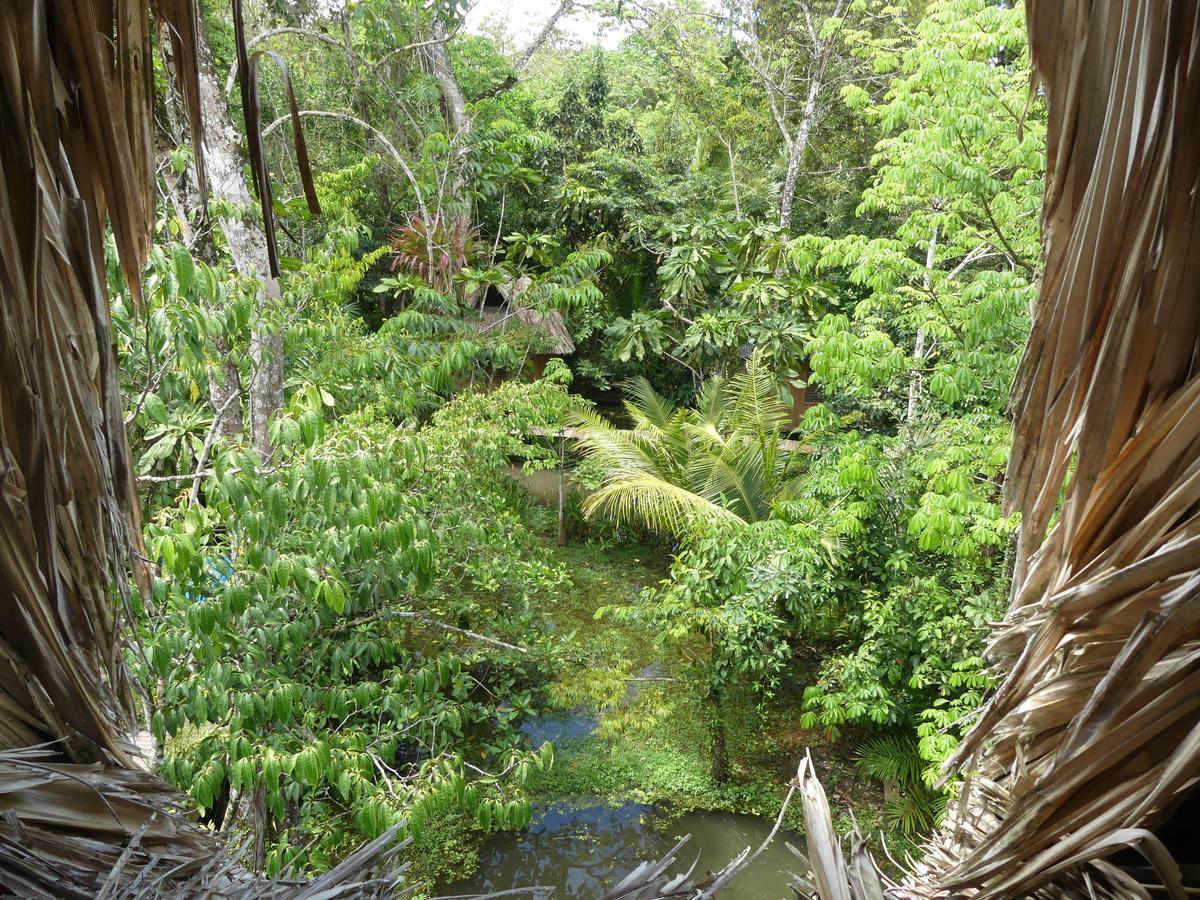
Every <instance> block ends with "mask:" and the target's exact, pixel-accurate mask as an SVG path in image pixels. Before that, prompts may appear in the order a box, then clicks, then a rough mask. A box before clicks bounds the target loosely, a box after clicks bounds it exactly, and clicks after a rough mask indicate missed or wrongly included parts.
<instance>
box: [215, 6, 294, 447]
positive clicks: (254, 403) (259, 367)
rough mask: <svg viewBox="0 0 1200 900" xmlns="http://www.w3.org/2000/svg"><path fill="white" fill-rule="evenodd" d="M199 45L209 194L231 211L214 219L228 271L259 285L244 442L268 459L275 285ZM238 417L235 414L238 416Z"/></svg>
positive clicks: (277, 386)
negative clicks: (247, 428)
mask: <svg viewBox="0 0 1200 900" xmlns="http://www.w3.org/2000/svg"><path fill="white" fill-rule="evenodd" d="M200 34H201V40H200V41H199V42H198V43H199V47H198V50H199V54H198V55H199V64H200V65H199V68H200V105H201V110H202V113H203V116H204V125H205V127H204V160H205V165H206V166H207V167H208V184H209V191H210V192H211V193H212V195H213V196H214V197H216V198H218V199H220V200H224V201H226V202H227V203H228V204H230V205H231V206H232V207H233V208H234V210H236V212H235V213H234V214H232V215H228V216H223V217H221V219H220V222H221V230H222V231H223V232H224V233H225V243H226V245H227V246H228V248H229V255H230V256H231V257H233V264H234V267H235V268H236V269H237V271H238V273H239V274H240V275H242V276H243V277H245V278H253V279H255V280H257V281H258V282H259V283H260V284H261V285H262V290H261V303H260V304H259V309H258V315H256V316H255V319H254V324H253V330H252V332H251V335H250V362H251V366H252V372H251V375H250V439H251V443H252V445H253V447H254V449H256V450H257V451H258V452H259V454H260V455H261V456H262V458H263V459H264V461H265V460H267V459H270V457H271V455H272V448H271V438H270V433H269V432H268V428H267V426H268V423H269V422H270V419H271V415H272V414H273V413H275V412H276V411H277V410H278V409H280V408H281V407H282V406H283V335H282V332H280V331H279V330H278V329H277V328H275V327H273V326H272V325H271V324H269V321H268V319H269V317H268V316H266V315H263V313H264V311H265V309H266V307H269V306H271V305H273V304H275V303H277V302H278V301H279V300H280V299H281V297H282V294H281V292H280V289H279V281H278V279H276V278H273V277H271V270H270V266H269V265H268V262H267V239H266V235H265V234H264V233H263V229H262V226H261V225H259V224H258V223H257V222H255V221H252V220H251V221H247V220H246V219H245V218H242V216H247V215H251V214H252V213H251V211H252V210H253V209H254V208H255V204H254V198H253V197H252V196H251V194H250V188H249V186H248V185H247V184H246V179H245V177H244V176H243V174H242V172H243V163H244V160H243V158H242V154H241V150H240V143H239V140H238V133H237V131H236V130H235V129H234V127H233V121H232V119H231V118H230V116H229V107H228V106H227V104H226V102H225V96H224V93H223V92H222V90H221V84H220V82H219V81H218V79H217V74H216V71H215V70H214V68H213V61H212V52H211V51H210V50H209V47H208V43H207V35H206V34H205V33H204V31H203V29H201V32H200ZM238 418H239V420H240V418H241V416H240V414H239V416H238Z"/></svg>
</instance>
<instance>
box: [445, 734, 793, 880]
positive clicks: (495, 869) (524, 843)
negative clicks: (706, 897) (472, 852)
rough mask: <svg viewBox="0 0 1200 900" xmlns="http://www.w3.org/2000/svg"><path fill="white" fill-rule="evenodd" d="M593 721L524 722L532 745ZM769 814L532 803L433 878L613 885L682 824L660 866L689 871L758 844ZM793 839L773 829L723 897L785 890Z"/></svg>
mask: <svg viewBox="0 0 1200 900" xmlns="http://www.w3.org/2000/svg"><path fill="white" fill-rule="evenodd" d="M595 727H596V719H595V718H594V717H592V716H589V715H587V714H586V713H583V712H579V711H577V712H554V713H547V714H545V715H541V716H537V717H535V718H533V719H532V720H530V721H528V722H526V723H525V725H524V726H523V729H522V730H523V731H525V733H526V734H527V735H528V736H529V738H530V742H531V743H532V745H533V746H535V747H536V746H538V745H539V744H540V743H541V742H542V741H547V740H548V741H553V742H555V743H561V742H563V741H571V740H578V739H580V738H584V737H586V736H587V735H588V734H590V733H591V732H592V731H593V730H594V729H595ZM773 824H774V823H773V822H771V821H768V820H766V819H760V818H758V817H756V816H747V815H738V814H734V813H723V812H704V811H695V812H689V813H685V814H683V815H682V816H679V815H670V814H669V811H665V810H660V809H657V808H655V807H653V806H648V805H645V804H640V803H626V804H625V805H623V806H618V807H609V806H573V805H570V804H566V803H555V804H552V805H550V806H543V807H535V808H534V819H533V822H532V823H531V824H530V825H529V826H528V827H526V828H524V829H522V830H521V831H519V832H511V831H509V832H502V833H500V834H496V835H493V836H492V837H491V838H490V839H489V840H488V841H487V842H486V843H485V844H484V845H483V849H482V850H481V851H480V854H479V868H478V869H477V870H476V872H475V874H474V875H472V876H471V877H469V878H465V879H462V880H460V881H455V882H452V883H446V884H443V885H441V886H440V888H439V891H438V893H439V894H441V895H450V896H453V895H459V894H480V893H490V892H496V891H508V890H512V889H513V888H522V887H526V888H528V887H533V886H535V885H536V886H541V887H544V888H546V889H547V890H545V891H541V892H534V893H527V894H524V896H529V897H534V898H537V900H542V898H547V897H555V898H560V897H562V898H568V897H569V898H595V897H599V896H601V895H603V894H604V893H606V892H607V891H609V890H611V889H612V888H613V887H615V886H616V884H617V882H619V881H620V880H621V879H622V878H623V877H625V876H626V875H627V874H629V872H631V871H632V870H633V869H634V868H635V867H636V866H637V865H638V863H640V862H642V861H644V860H650V859H656V858H659V857H661V856H662V855H664V854H666V853H667V852H668V851H670V850H671V848H672V847H674V846H675V844H677V843H678V842H679V840H680V838H682V837H683V836H684V835H685V834H690V835H691V836H692V837H691V840H690V841H688V843H687V844H686V845H684V847H683V849H682V850H680V852H679V856H678V858H677V860H676V862H675V864H674V865H673V866H672V867H671V869H670V870H669V872H670V874H672V875H677V874H682V873H683V872H686V871H687V870H688V868H689V867H690V866H691V865H692V861H693V860H696V859H697V854H699V860H698V862H697V863H696V867H695V869H694V870H693V871H692V879H693V880H697V879H698V878H700V877H703V875H704V873H705V872H708V871H716V870H718V869H720V868H722V867H723V866H724V865H725V864H726V863H728V862H729V860H731V859H733V858H734V857H735V856H737V855H738V854H739V853H741V852H742V850H744V849H745V848H746V847H750V848H752V849H753V848H757V847H758V846H759V844H761V843H762V842H763V841H764V840H765V839H766V837H767V835H768V834H770V832H771V826H772V825H773ZM784 841H789V842H791V843H792V844H794V845H798V846H802V845H801V844H800V843H799V841H798V838H797V835H796V834H794V833H793V832H790V831H788V830H787V829H780V831H779V833H778V834H777V835H776V836H775V840H774V841H773V842H772V843H771V846H769V847H768V848H767V849H766V850H764V851H763V853H762V854H761V855H760V856H759V857H758V858H757V859H756V860H755V861H754V862H753V863H752V864H751V865H750V866H749V867H748V868H747V869H745V870H744V871H743V872H742V873H741V874H740V875H738V876H737V878H735V879H734V880H733V883H732V884H731V885H730V886H729V887H728V888H726V889H725V890H723V891H722V892H721V893H720V894H719V895H718V896H719V897H721V898H722V900H794V898H795V896H796V895H795V893H794V892H793V891H792V890H791V888H790V887H789V885H790V883H791V873H792V872H796V871H800V870H801V868H802V866H801V863H800V861H799V860H798V859H796V857H794V856H793V855H792V854H791V853H790V852H789V851H788V849H787V848H786V847H785V846H784Z"/></svg>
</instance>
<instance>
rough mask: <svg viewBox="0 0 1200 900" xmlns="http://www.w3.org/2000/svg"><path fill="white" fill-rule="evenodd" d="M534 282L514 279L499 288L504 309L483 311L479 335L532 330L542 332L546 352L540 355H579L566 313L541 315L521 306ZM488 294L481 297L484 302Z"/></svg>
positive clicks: (489, 307)
mask: <svg viewBox="0 0 1200 900" xmlns="http://www.w3.org/2000/svg"><path fill="white" fill-rule="evenodd" d="M532 284H533V281H532V280H531V279H530V278H529V276H528V275H522V276H521V277H519V278H510V279H508V280H507V281H505V282H502V283H501V284H498V285H497V286H496V290H497V291H499V293H500V296H501V297H503V298H504V304H503V305H502V306H484V307H483V309H482V310H481V315H480V324H479V332H480V334H487V333H488V332H489V331H505V330H506V329H508V328H513V327H521V328H529V329H532V330H533V331H535V332H540V333H541V335H542V336H544V338H545V341H546V345H547V347H546V349H543V348H541V347H539V348H538V350H539V352H543V353H547V354H549V355H551V356H570V355H571V354H572V353H574V352H575V341H574V340H572V339H571V332H570V331H569V330H567V322H566V320H565V319H564V318H563V315H562V313H560V312H559V311H558V310H556V309H552V310H549V311H548V312H539V311H538V310H536V309H528V308H526V307H523V306H521V304H520V301H521V297H522V296H524V295H525V293H527V292H528V291H529V288H530V287H531V286H532ZM486 296H487V295H486V290H485V292H484V293H483V294H481V296H480V300H481V302H482V300H483V298H484V297H486Z"/></svg>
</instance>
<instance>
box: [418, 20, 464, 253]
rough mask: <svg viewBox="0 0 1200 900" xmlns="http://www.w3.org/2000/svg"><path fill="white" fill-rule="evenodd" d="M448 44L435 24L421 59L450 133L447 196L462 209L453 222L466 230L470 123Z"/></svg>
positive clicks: (444, 34)
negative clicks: (435, 86) (450, 175)
mask: <svg viewBox="0 0 1200 900" xmlns="http://www.w3.org/2000/svg"><path fill="white" fill-rule="evenodd" d="M449 40H450V38H449V35H448V34H447V33H446V26H445V25H444V24H442V23H441V22H437V23H436V24H435V25H434V26H433V39H432V40H431V42H430V43H429V44H427V45H426V47H425V58H426V59H427V60H428V61H429V74H430V75H432V76H433V77H434V80H435V81H437V83H438V89H439V90H440V91H441V94H442V113H443V115H444V116H445V119H446V125H447V126H448V130H449V131H450V134H449V135H447V137H449V138H450V141H451V144H452V145H454V146H455V148H456V149H455V153H454V166H455V171H454V175H453V180H452V181H451V188H450V195H451V196H452V197H453V198H454V199H455V200H457V201H459V202H460V203H461V204H463V208H462V209H460V210H459V212H458V214H457V215H456V216H455V221H457V222H459V223H460V224H461V225H462V226H464V229H469V228H470V226H471V212H470V201H469V200H468V199H467V197H466V190H465V189H466V162H467V155H468V154H469V153H470V147H469V145H468V143H467V141H468V140H469V138H470V136H471V129H472V127H473V125H474V123H473V121H472V119H471V117H470V116H469V115H467V100H466V98H465V97H464V96H463V92H462V88H461V87H460V86H459V84H458V76H457V75H456V74H455V72H454V63H452V62H451V61H450V51H449V50H448V49H447V47H446V44H447V43H448V42H449Z"/></svg>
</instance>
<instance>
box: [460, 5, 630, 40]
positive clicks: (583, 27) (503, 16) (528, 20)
mask: <svg viewBox="0 0 1200 900" xmlns="http://www.w3.org/2000/svg"><path fill="white" fill-rule="evenodd" d="M558 4H559V0H475V4H474V6H473V7H472V8H471V11H470V12H469V13H467V30H468V31H474V32H481V31H485V32H488V33H493V32H494V28H493V26H494V25H500V26H501V31H502V32H503V33H504V34H506V35H507V36H508V38H509V40H510V41H512V43H513V46H514V47H515V48H516V49H518V50H523V49H524V48H525V47H528V46H529V44H530V42H531V41H533V39H534V38H536V37H537V36H538V35H539V34H540V33H541V30H542V28H543V27H544V26H545V24H546V20H547V19H549V18H550V14H551V13H553V12H554V10H555V9H557V8H558ZM558 29H559V31H561V32H562V33H563V34H564V35H566V36H567V37H569V38H571V39H572V40H575V41H578V42H579V43H581V44H593V43H595V42H596V41H597V40H599V41H600V42H601V43H602V44H603V45H604V46H605V47H607V48H609V49H612V48H614V47H616V45H617V44H618V43H620V41H621V38H622V37H624V34H625V32H624V31H623V30H622V31H616V30H614V29H612V28H611V27H609V28H607V29H605V28H604V26H603V25H602V23H601V20H600V18H599V17H597V16H593V15H591V14H589V13H587V12H586V11H579V10H577V11H575V12H573V13H571V14H570V15H567V16H563V17H562V18H561V19H559V20H558Z"/></svg>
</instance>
